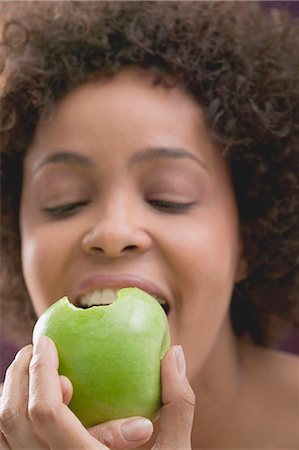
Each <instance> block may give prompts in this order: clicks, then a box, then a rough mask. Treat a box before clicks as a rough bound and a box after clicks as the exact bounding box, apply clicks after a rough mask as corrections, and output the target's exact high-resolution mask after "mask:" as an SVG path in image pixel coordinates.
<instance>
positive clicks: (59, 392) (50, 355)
mask: <svg viewBox="0 0 299 450" xmlns="http://www.w3.org/2000/svg"><path fill="white" fill-rule="evenodd" d="M174 367H175V348H172V349H171V350H170V351H169V352H168V354H167V355H166V357H165V359H164V361H163V364H162V378H163V377H164V378H165V381H166V385H165V388H163V401H164V403H165V404H164V406H163V407H162V409H161V417H160V423H161V428H160V432H159V433H158V436H157V441H156V444H155V445H154V448H156V449H157V448H158V446H159V449H163V448H165V450H166V449H169V448H171V449H175V448H178V449H181V448H184V449H185V448H186V449H187V448H188V446H186V444H187V441H188V442H190V433H191V427H192V413H191V414H189V415H188V414H186V413H185V410H184V407H185V406H187V409H188V408H189V409H192V401H193V400H191V403H190V400H187V401H186V403H185V400H184V398H185V397H184V395H185V394H188V395H189V394H190V392H189V391H188V388H187V389H186V390H185V392H184V393H183V391H184V389H183V390H182V389H181V386H183V385H185V386H187V385H188V383H187V382H186V381H185V382H183V383H182V377H180V375H179V372H177V371H174ZM57 369H58V356H57V351H56V347H55V345H54V344H53V342H52V341H51V340H50V339H48V338H42V339H41V340H39V342H38V343H37V345H36V346H35V347H34V349H33V350H32V346H31V345H29V346H26V347H24V348H23V349H22V350H21V351H20V352H19V353H18V354H17V356H16V358H15V360H14V362H13V363H12V364H11V366H10V368H9V369H8V371H7V375H6V379H5V383H4V387H3V394H2V397H1V402H0V429H1V432H0V444H1V449H3V450H29V449H30V450H33V449H34V450H46V449H47V450H49V449H52V450H59V449H61V450H62V449H63V450H76V449H78V450H79V449H80V450H82V449H83V448H84V449H85V450H108V449H109V450H110V449H113V450H122V449H129V448H136V447H138V446H140V445H142V444H143V443H145V442H146V441H148V440H149V439H150V437H151V434H152V431H153V425H152V423H151V422H150V421H149V420H147V419H144V418H141V417H139V418H137V417H136V418H130V419H122V420H115V421H111V422H106V423H104V424H101V425H98V426H95V427H92V428H90V429H89V430H86V428H84V426H83V425H82V424H81V422H80V421H79V420H78V419H77V417H76V416H75V415H74V414H73V413H72V411H71V410H70V409H69V408H68V407H67V405H68V403H69V401H70V399H71V397H72V385H71V382H70V381H69V380H68V379H67V378H66V377H63V376H59V375H58V371H57ZM183 378H184V377H183ZM179 379H180V380H179ZM184 380H186V379H185V378H184ZM178 385H179V386H180V388H178ZM188 386H189V385H188ZM190 390H191V388H190ZM182 393H183V396H182ZM191 397H192V394H191V395H190V398H191ZM186 398H187V397H186ZM192 398H193V397H192ZM182 405H185V406H184V407H183V408H182ZM189 416H190V417H189ZM187 417H189V418H188V419H187V420H185V418H187ZM185 422H186V426H184V423H185ZM178 424H179V426H178ZM182 426H183V428H182ZM178 428H180V430H178ZM178 432H179V434H180V435H181V436H182V438H181V440H180V439H179V438H178V437H177V438H175V444H174V446H172V444H171V442H173V437H175V436H176V434H177V433H178ZM182 439H183V440H182ZM180 442H183V445H181V444H180ZM187 445H189V446H190V444H189V443H188V444H187Z"/></svg>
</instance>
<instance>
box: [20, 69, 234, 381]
mask: <svg viewBox="0 0 299 450" xmlns="http://www.w3.org/2000/svg"><path fill="white" fill-rule="evenodd" d="M20 226H21V238H22V264H23V271H24V277H25V281H26V284H27V288H28V290H29V293H30V295H31V298H32V302H33V305H34V308H35V310H36V312H37V314H38V315H40V314H41V313H42V312H43V311H45V309H46V308H47V307H48V306H49V305H51V304H52V303H53V302H55V301H56V300H58V299H59V298H60V297H62V296H64V295H67V296H69V298H70V300H71V301H72V302H78V301H80V299H82V297H83V296H84V295H85V294H88V293H92V292H96V291H100V292H101V293H103V291H104V290H105V289H109V290H108V291H107V290H106V291H105V292H104V294H102V295H103V297H104V298H105V297H106V296H108V295H109V294H111V290H116V289H118V288H121V287H126V286H138V287H140V288H142V289H144V290H146V291H148V292H150V293H152V294H154V295H156V296H157V297H159V298H162V299H164V300H166V301H167V303H168V305H169V314H168V319H169V325H170V331H171V337H172V342H173V343H181V344H182V345H183V347H184V350H185V354H186V357H187V364H188V366H189V376H190V377H192V376H193V375H194V374H195V372H196V371H197V370H198V369H199V368H200V367H201V365H202V364H203V363H204V361H205V359H206V358H207V356H208V354H209V352H210V351H211V350H212V348H213V346H215V345H216V343H217V342H218V341H219V339H221V338H223V336H224V335H226V333H225V332H224V331H223V330H225V329H227V328H228V327H230V325H229V319H228V317H229V314H228V309H229V304H230V299H231V294H232V289H233V286H234V283H235V281H236V279H237V278H238V277H239V276H240V270H239V266H240V242H239V228H238V214H237V210H236V204H235V198H234V194H233V190H232V186H231V181H230V177H229V174H228V170H227V167H226V164H225V162H224V161H223V159H222V157H221V156H220V152H219V151H218V150H217V149H216V148H215V146H214V144H213V142H212V140H211V138H210V136H209V133H208V131H207V129H206V127H205V124H204V120H203V112H202V110H201V109H200V107H199V106H198V104H197V103H196V102H195V101H194V100H193V99H192V98H191V97H190V96H189V95H188V94H187V93H186V92H184V91H183V90H181V89H179V88H166V87H164V86H162V85H154V84H153V79H152V76H151V75H150V74H149V73H147V72H144V71H142V70H141V69H140V70H139V69H133V68H130V69H126V70H122V71H120V72H119V73H118V74H116V75H115V76H114V77H113V78H109V79H108V78H107V79H100V80H99V81H97V82H90V83H87V84H85V85H82V86H81V87H79V88H78V89H76V90H75V91H73V92H72V93H70V94H68V95H67V96H66V97H65V98H64V99H63V100H62V101H61V103H60V104H58V106H57V108H56V109H55V111H54V112H52V114H51V116H49V117H48V118H47V119H46V120H44V121H43V122H42V123H40V124H39V126H38V128H37V130H36V133H35V136H34V140H33V142H32V145H31V146H30V148H29V150H28V153H27V156H26V158H25V162H24V182H23V193H22V199H21V215H20ZM97 295H100V294H97ZM85 298H86V297H85ZM89 300H90V301H91V297H89ZM221 336H222V337H221Z"/></svg>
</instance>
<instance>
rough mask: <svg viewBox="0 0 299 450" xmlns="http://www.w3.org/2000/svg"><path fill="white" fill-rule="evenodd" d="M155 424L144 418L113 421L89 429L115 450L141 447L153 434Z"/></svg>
mask: <svg viewBox="0 0 299 450" xmlns="http://www.w3.org/2000/svg"><path fill="white" fill-rule="evenodd" d="M153 429H154V427H153V424H152V422H151V421H150V420H149V419H145V418H144V417H132V418H130V419H121V420H113V421H111V422H106V423H103V424H101V425H97V426H95V427H92V428H89V430H88V431H89V432H90V434H91V435H92V436H93V437H94V438H96V439H97V440H98V441H100V442H102V443H103V444H105V445H107V447H109V448H111V449H113V450H123V449H129V448H135V447H137V446H138V447H139V446H140V445H142V444H144V443H145V442H147V441H148V440H149V439H150V437H151V435H152V433H153Z"/></svg>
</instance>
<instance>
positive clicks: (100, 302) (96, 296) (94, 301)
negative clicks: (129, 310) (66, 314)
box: [75, 288, 169, 314]
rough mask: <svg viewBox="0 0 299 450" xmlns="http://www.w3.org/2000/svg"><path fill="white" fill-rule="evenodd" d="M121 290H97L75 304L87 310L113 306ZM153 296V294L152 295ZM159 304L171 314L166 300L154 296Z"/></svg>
mask: <svg viewBox="0 0 299 450" xmlns="http://www.w3.org/2000/svg"><path fill="white" fill-rule="evenodd" d="M119 290H120V289H111V288H105V289H97V290H94V291H91V292H87V293H86V294H84V295H82V296H81V297H79V298H78V299H77V300H76V302H75V304H76V306H78V307H80V308H83V309H86V308H92V307H93V306H106V305H111V304H112V303H113V302H114V301H115V300H116V298H117V295H118V292H119ZM150 295H152V294H150ZM152 297H154V298H155V299H156V300H157V302H158V303H159V304H160V305H161V306H162V308H163V309H164V311H165V313H166V314H168V313H169V305H168V303H167V301H166V300H165V299H162V298H158V297H156V296H154V295H152Z"/></svg>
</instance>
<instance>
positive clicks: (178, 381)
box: [153, 345, 195, 450]
mask: <svg viewBox="0 0 299 450" xmlns="http://www.w3.org/2000/svg"><path fill="white" fill-rule="evenodd" d="M185 372H186V364H185V358H184V354H183V350H182V347H181V346H180V345H176V346H173V347H171V348H170V350H169V351H168V352H167V354H166V355H165V357H164V359H163V361H162V365H161V377H162V403H163V406H162V408H161V411H160V422H159V432H158V435H157V439H156V443H155V445H154V446H153V449H170V448H171V449H172V450H181V449H184V450H188V449H191V432H192V424H193V415H194V407H195V396H194V393H193V391H192V388H191V386H190V384H189V382H188V380H187V378H186V374H185Z"/></svg>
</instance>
